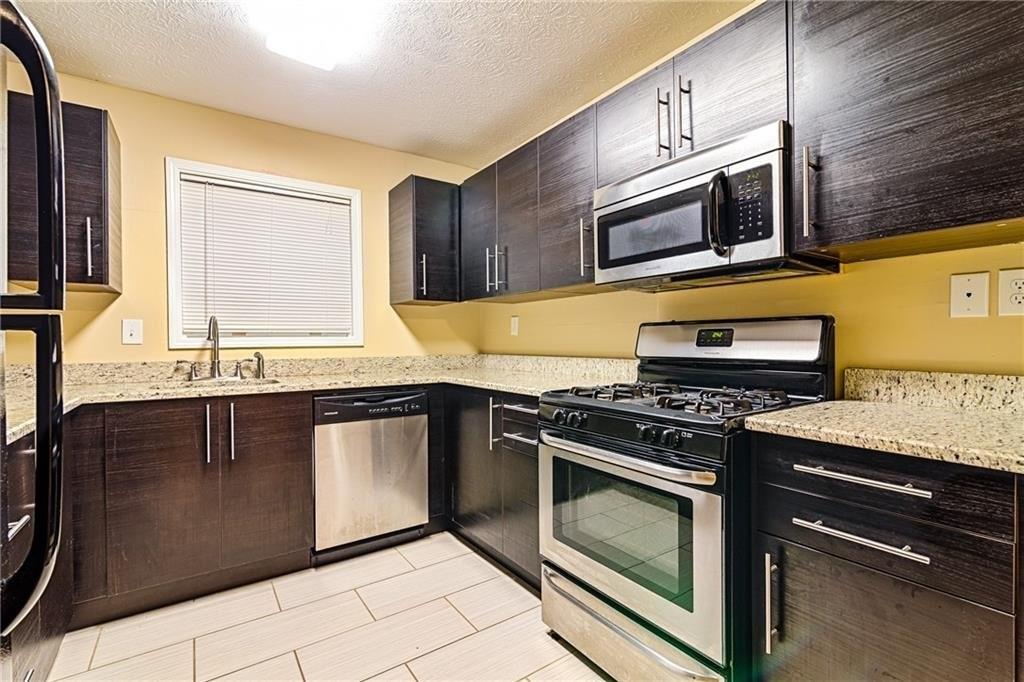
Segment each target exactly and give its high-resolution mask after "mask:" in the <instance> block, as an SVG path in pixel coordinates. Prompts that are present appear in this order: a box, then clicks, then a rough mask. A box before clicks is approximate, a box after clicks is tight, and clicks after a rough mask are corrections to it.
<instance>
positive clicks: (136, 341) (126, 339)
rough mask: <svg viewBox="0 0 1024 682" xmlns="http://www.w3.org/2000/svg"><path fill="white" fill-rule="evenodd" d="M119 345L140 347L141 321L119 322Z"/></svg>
mask: <svg viewBox="0 0 1024 682" xmlns="http://www.w3.org/2000/svg"><path fill="white" fill-rule="evenodd" d="M121 345H123V346H141V345H142V320H121Z"/></svg>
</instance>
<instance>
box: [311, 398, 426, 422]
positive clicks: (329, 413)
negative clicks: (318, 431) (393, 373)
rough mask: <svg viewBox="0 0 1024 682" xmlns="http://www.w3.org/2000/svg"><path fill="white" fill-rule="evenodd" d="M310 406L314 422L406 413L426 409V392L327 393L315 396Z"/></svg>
mask: <svg viewBox="0 0 1024 682" xmlns="http://www.w3.org/2000/svg"><path fill="white" fill-rule="evenodd" d="M314 408H315V409H314V415H315V420H314V421H315V423H316V424H317V425H319V424H338V423H343V422H353V421H366V420H369V419H388V418H390V417H410V416H412V415H417V414H426V413H427V393H426V391H412V392H410V391H403V392H390V393H353V394H352V395H340V396H327V397H322V398H316V399H315V400H314Z"/></svg>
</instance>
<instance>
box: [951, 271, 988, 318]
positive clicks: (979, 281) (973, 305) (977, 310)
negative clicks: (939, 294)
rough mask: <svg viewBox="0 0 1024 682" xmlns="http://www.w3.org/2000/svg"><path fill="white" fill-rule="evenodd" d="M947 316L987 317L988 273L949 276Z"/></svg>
mask: <svg viewBox="0 0 1024 682" xmlns="http://www.w3.org/2000/svg"><path fill="white" fill-rule="evenodd" d="M949 316H950V317H988V273H987V272H970V273H967V274H964V275H950V276H949Z"/></svg>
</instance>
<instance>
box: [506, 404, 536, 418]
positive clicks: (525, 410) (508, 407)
mask: <svg viewBox="0 0 1024 682" xmlns="http://www.w3.org/2000/svg"><path fill="white" fill-rule="evenodd" d="M502 407H503V408H505V409H506V410H511V411H512V412H522V413H523V414H532V415H533V416H534V417H536V416H537V414H538V413H539V412H540V410H534V409H531V408H529V407H523V406H522V405H510V404H508V403H505V404H504V405H502Z"/></svg>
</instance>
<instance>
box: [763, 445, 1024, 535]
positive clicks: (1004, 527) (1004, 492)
mask: <svg viewBox="0 0 1024 682" xmlns="http://www.w3.org/2000/svg"><path fill="white" fill-rule="evenodd" d="M754 437H755V440H754V447H755V451H756V452H757V455H758V478H759V480H760V481H762V482H764V483H774V484H775V485H779V486H784V487H786V488H792V489H794V490H801V491H805V492H809V493H814V494H816V495H825V496H827V497H833V498H836V499H839V500H845V501H847V502H854V503H856V504H861V505H865V506H868V507H873V508H875V509H881V510H883V511H888V512H894V513H897V514H903V515H905V516H910V517H913V518H915V519H920V520H922V521H930V522H932V523H938V524H941V525H944V526H953V527H955V528H960V529H962V530H967V531H971V532H973V533H980V534H982V535H987V536H989V537H993V538H998V539H1000V540H1005V541H1007V542H1012V541H1013V537H1014V534H1013V533H1014V531H1013V529H1014V521H1013V519H1014V482H1013V475H1012V474H1009V473H1006V472H1001V471H989V470H986V469H978V468H975V467H968V466H964V465H960V464H950V463H947V462H935V461H932V460H926V459H920V458H915V457H908V456H903V455H893V454H888V453H880V452H874V451H871V450H863V449H861V448H852V447H845V446H841V445H832V444H828V443H819V442H816V441H811V440H804V439H800V438H787V437H783V436H774V435H769V434H763V433H755V434H754Z"/></svg>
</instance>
